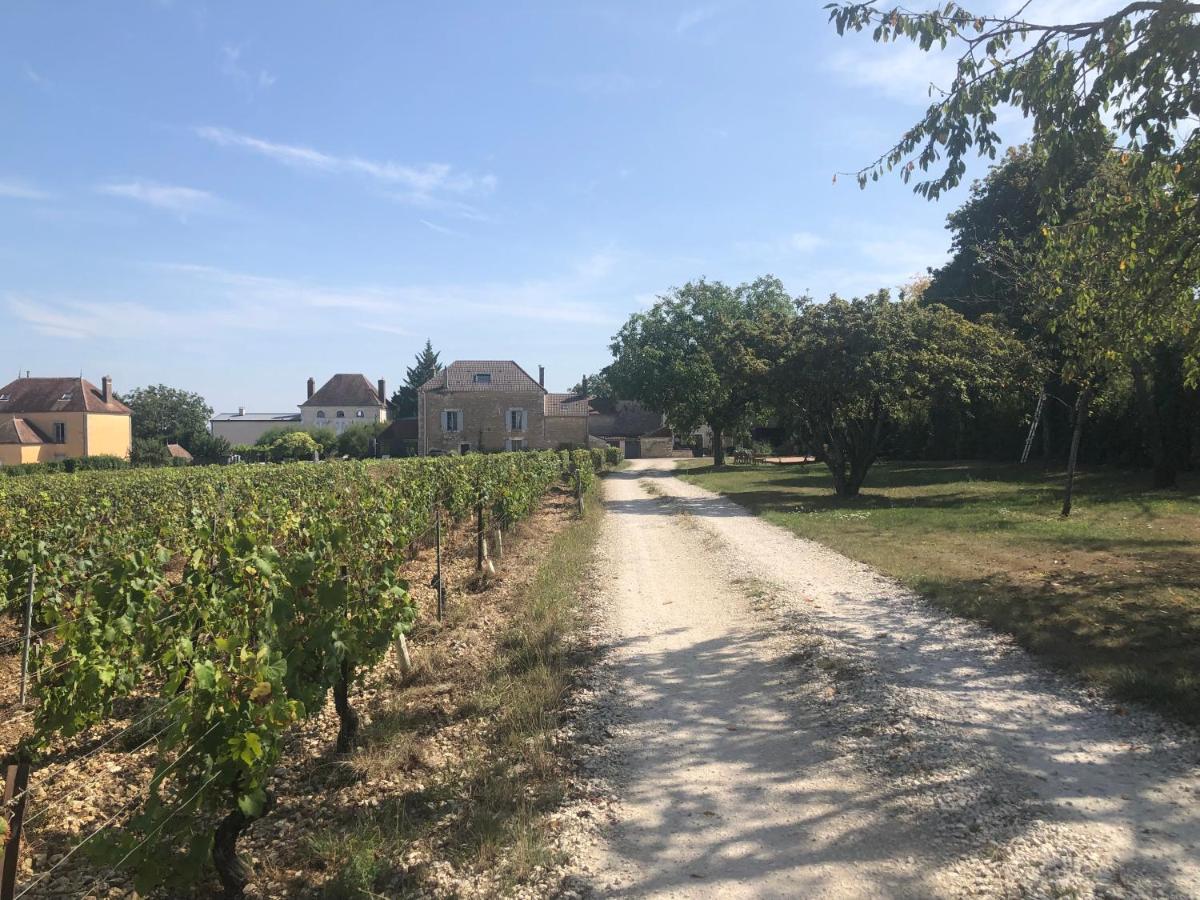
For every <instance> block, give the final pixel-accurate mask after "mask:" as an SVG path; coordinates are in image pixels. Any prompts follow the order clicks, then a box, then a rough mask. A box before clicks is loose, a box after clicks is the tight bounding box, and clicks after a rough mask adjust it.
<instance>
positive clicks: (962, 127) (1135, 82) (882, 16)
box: [826, 0, 1200, 198]
mask: <svg viewBox="0 0 1200 900" xmlns="http://www.w3.org/2000/svg"><path fill="white" fill-rule="evenodd" d="M826 9H828V10H829V18H830V21H832V22H833V23H834V25H835V27H836V28H837V31H838V34H844V33H845V32H846V31H870V32H871V35H872V37H873V38H874V40H875V41H877V42H880V43H889V42H896V41H899V40H902V39H903V40H908V41H911V42H912V43H914V44H916V45H917V46H918V47H920V49H921V50H924V51H929V50H933V49H935V48H936V49H939V50H945V49H946V48H947V47H948V46H951V45H953V46H954V48H955V49H956V51H957V53H958V57H957V60H956V66H955V71H954V75H953V78H952V81H951V82H950V83H949V84H948V85H931V86H930V94H931V96H932V97H933V102H932V103H931V104H930V106H929V107H928V108H927V109H926V111H925V114H924V116H922V118H921V119H920V121H918V122H916V123H915V124H914V125H913V126H912V127H911V128H910V129H909V130H908V131H906V132H905V133H904V135H903V136H902V137H901V138H900V139H899V140H898V141H897V142H896V143H895V144H894V145H893V146H892V147H891V148H890V149H888V150H887V151H885V152H884V153H883V154H882V155H881V156H880V157H879V158H878V159H876V160H875V161H874V162H873V163H870V164H869V165H867V166H865V167H864V168H862V169H860V170H859V171H858V172H856V173H854V174H855V175H856V176H857V178H858V181H859V183H860V184H861V185H866V183H867V182H868V181H871V180H878V179H879V177H880V176H881V175H882V174H884V173H885V172H888V171H892V170H895V169H899V172H900V175H901V177H902V178H903V179H904V180H905V181H908V180H909V179H910V177H911V175H912V173H913V172H914V171H915V170H916V169H920V170H921V171H922V172H932V173H933V175H932V177H931V178H929V179H928V180H922V181H919V182H918V183H917V184H916V186H915V190H916V191H917V192H918V193H919V194H922V195H924V196H926V197H929V198H935V197H938V196H939V195H940V194H941V193H943V192H944V191H946V190H948V189H949V188H952V187H954V186H956V185H957V184H958V183H959V182H960V181H961V180H962V177H963V174H964V172H965V171H966V163H965V159H966V157H967V156H968V155H969V154H971V153H972V152H974V153H977V154H979V155H981V156H986V157H989V158H992V159H995V158H996V155H997V149H998V147H999V146H1000V144H1001V137H1000V135H999V134H998V133H997V131H996V121H997V114H996V113H997V109H998V108H1000V107H1002V106H1012V107H1015V108H1017V109H1019V110H1020V111H1021V112H1022V113H1023V114H1024V115H1025V116H1027V117H1028V118H1030V119H1031V121H1032V125H1033V133H1034V139H1035V141H1037V142H1038V143H1039V144H1042V145H1043V146H1044V147H1045V148H1046V149H1047V151H1048V152H1049V154H1050V156H1051V158H1052V159H1053V160H1055V161H1056V162H1063V163H1067V162H1069V160H1071V159H1072V157H1073V154H1074V153H1075V152H1076V141H1077V139H1078V138H1079V136H1080V135H1081V134H1088V133H1093V132H1094V131H1095V130H1096V129H1097V128H1098V127H1100V126H1101V125H1102V119H1103V117H1104V116H1108V117H1110V119H1111V121H1112V124H1113V126H1114V128H1115V131H1116V135H1117V138H1118V140H1119V141H1120V142H1121V144H1122V146H1123V148H1124V149H1127V150H1130V151H1134V152H1136V153H1137V155H1138V158H1139V159H1140V160H1143V161H1144V162H1145V163H1146V164H1152V163H1156V162H1162V161H1169V162H1170V163H1171V164H1172V165H1173V166H1175V165H1178V166H1181V167H1183V168H1185V169H1186V168H1188V166H1189V163H1190V164H1194V163H1195V162H1196V161H1197V157H1198V156H1200V141H1198V139H1197V137H1196V132H1195V131H1193V130H1191V129H1190V128H1187V127H1185V126H1187V125H1188V124H1189V119H1194V118H1195V117H1196V116H1197V115H1200V3H1196V2H1187V0H1131V2H1128V3H1126V4H1125V5H1124V6H1122V7H1121V8H1120V9H1118V10H1116V11H1115V12H1112V13H1110V14H1109V15H1106V16H1099V17H1095V18H1091V19H1078V20H1074V21H1059V22H1051V21H1043V20H1040V19H1037V18H1034V16H1036V13H1037V6H1036V4H1034V3H1025V4H1023V5H1021V7H1020V9H1019V10H1018V11H1017V12H1014V13H1012V14H1007V15H979V14H976V13H973V12H971V11H969V10H967V9H965V8H964V7H962V6H960V5H959V4H958V3H956V2H953V0H950V2H947V3H945V4H939V5H938V6H935V7H931V8H929V9H927V10H925V11H911V10H908V9H905V8H904V7H899V6H895V7H887V6H885V5H884V4H881V3H879V2H878V0H870V2H865V3H864V2H846V0H839V2H835V3H830V4H827V6H826ZM939 169H940V171H937V170H939ZM1195 177H1200V176H1195Z"/></svg>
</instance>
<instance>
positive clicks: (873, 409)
mask: <svg viewBox="0 0 1200 900" xmlns="http://www.w3.org/2000/svg"><path fill="white" fill-rule="evenodd" d="M783 341H784V345H783V347H782V348H781V360H780V363H779V364H778V366H777V367H776V368H775V369H774V371H773V375H772V379H773V383H774V396H775V398H776V404H777V408H778V410H779V413H780V417H781V419H782V420H783V421H785V422H787V423H788V424H789V425H790V426H791V428H792V429H793V430H795V431H796V432H797V433H798V434H799V435H800V436H801V439H802V442H803V443H804V444H805V445H807V446H810V447H815V448H819V449H820V454H821V457H822V458H823V460H824V462H825V463H826V465H827V466H828V467H829V470H830V472H831V473H832V476H833V483H834V489H835V490H836V492H837V493H838V495H839V496H848V497H852V496H855V495H856V494H857V493H858V490H859V487H860V486H861V485H862V483H863V480H864V479H865V478H866V475H867V471H868V470H869V469H870V467H871V465H872V464H873V463H874V462H875V460H876V458H877V457H878V455H879V453H880V450H881V449H882V448H883V446H884V442H885V440H886V438H887V436H888V433H889V431H890V430H892V429H894V428H895V427H896V426H897V425H899V424H901V423H904V422H906V421H910V420H912V419H913V418H914V417H919V416H921V415H923V414H924V413H925V412H926V411H927V409H928V407H929V404H930V403H931V401H932V399H933V398H934V397H936V396H939V395H941V396H948V397H950V398H951V399H953V400H954V401H955V402H957V403H959V404H961V405H963V406H964V407H966V408H969V407H970V405H971V403H972V402H974V401H976V400H977V399H978V398H980V397H989V396H996V395H1000V394H1003V393H1004V392H1011V391H1013V390H1020V389H1021V388H1020V385H1021V384H1022V382H1023V381H1030V380H1032V383H1033V385H1038V384H1040V378H1039V376H1038V373H1037V371H1036V369H1035V367H1034V365H1033V362H1032V360H1031V359H1030V358H1029V356H1028V354H1027V352H1026V350H1025V347H1024V346H1023V345H1022V344H1021V343H1020V341H1018V340H1017V339H1016V338H1015V336H1013V335H1012V334H1011V332H1008V331H1005V330H1002V329H1000V328H996V327H993V326H992V325H991V324H989V323H986V322H981V323H973V322H970V321H969V320H967V319H965V318H964V317H963V316H961V315H959V314H958V313H956V312H954V311H952V310H950V309H947V308H946V307H941V306H931V307H925V306H921V305H919V304H918V303H916V302H914V301H901V302H899V303H895V302H892V300H891V299H890V297H889V295H888V292H887V291H880V292H878V293H876V294H873V295H870V296H868V297H865V298H863V299H855V300H849V301H847V300H842V299H840V298H838V297H832V298H830V300H829V301H828V302H826V303H819V304H818V303H807V304H805V305H803V306H802V307H801V309H800V314H799V315H798V316H797V318H796V319H795V321H794V323H793V324H792V327H791V329H790V332H789V333H788V334H787V335H786V336H785V337H784V338H783Z"/></svg>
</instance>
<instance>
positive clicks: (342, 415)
mask: <svg viewBox="0 0 1200 900" xmlns="http://www.w3.org/2000/svg"><path fill="white" fill-rule="evenodd" d="M337 417H338V418H339V419H344V418H346V414H345V413H344V412H342V411H341V410H340V409H339V410H338V411H337Z"/></svg>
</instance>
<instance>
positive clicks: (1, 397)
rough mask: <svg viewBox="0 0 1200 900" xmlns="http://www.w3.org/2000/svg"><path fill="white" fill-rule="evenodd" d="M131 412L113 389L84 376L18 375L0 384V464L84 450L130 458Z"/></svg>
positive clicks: (81, 453)
mask: <svg viewBox="0 0 1200 900" xmlns="http://www.w3.org/2000/svg"><path fill="white" fill-rule="evenodd" d="M132 447H133V414H132V412H131V411H130V409H129V407H128V406H126V405H125V404H124V403H122V402H121V401H120V400H118V399H117V397H116V395H115V394H114V393H113V387H112V379H111V378H109V377H108V376H107V375H106V376H105V377H104V378H103V379H102V380H101V387H99V388H97V387H96V386H95V385H94V384H92V383H91V382H90V381H88V380H87V379H84V378H18V379H17V380H16V381H13V382H10V383H8V384H6V385H4V387H0V465H6V466H11V465H21V464H24V463H37V462H52V461H54V460H59V459H68V458H75V459H78V458H81V457H85V456H118V457H121V458H122V459H128V458H129V454H130V451H131V449H132Z"/></svg>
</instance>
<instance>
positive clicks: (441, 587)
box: [433, 506, 446, 622]
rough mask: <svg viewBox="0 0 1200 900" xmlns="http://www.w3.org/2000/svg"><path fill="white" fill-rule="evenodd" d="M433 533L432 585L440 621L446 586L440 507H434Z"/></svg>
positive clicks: (444, 608) (444, 603)
mask: <svg viewBox="0 0 1200 900" xmlns="http://www.w3.org/2000/svg"><path fill="white" fill-rule="evenodd" d="M433 515H434V520H433V533H434V540H435V541H436V543H437V574H436V575H434V576H433V582H434V584H433V586H434V588H436V589H437V620H438V621H439V622H440V621H442V616H443V615H445V612H446V586H445V584H444V583H443V582H442V508H441V507H440V506H436V507H434V510H433Z"/></svg>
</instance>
